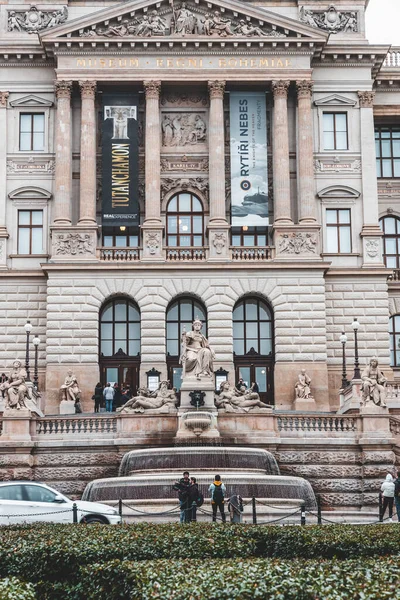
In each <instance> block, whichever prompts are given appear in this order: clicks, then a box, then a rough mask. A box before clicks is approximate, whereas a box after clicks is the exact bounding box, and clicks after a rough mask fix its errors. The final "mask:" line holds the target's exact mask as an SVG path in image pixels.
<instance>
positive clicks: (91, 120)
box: [78, 81, 96, 226]
mask: <svg viewBox="0 0 400 600" xmlns="http://www.w3.org/2000/svg"><path fill="white" fill-rule="evenodd" d="M79 87H80V89H81V97H82V106H81V169H80V198H79V221H78V224H79V225H83V226H90V225H96V110H95V95H96V82H95V81H80V82H79Z"/></svg>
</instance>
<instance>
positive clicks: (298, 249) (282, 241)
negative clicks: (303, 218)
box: [273, 221, 322, 262]
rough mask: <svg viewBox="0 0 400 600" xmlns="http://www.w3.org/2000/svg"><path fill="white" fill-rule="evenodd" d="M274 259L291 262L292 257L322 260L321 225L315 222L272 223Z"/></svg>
mask: <svg viewBox="0 0 400 600" xmlns="http://www.w3.org/2000/svg"><path fill="white" fill-rule="evenodd" d="M273 228H274V245H275V249H276V250H275V259H274V260H275V261H285V262H286V261H287V262H292V261H293V260H294V259H297V258H298V259H299V260H301V261H304V260H310V261H311V260H312V261H316V260H318V261H322V257H321V241H320V230H321V226H320V225H318V224H317V223H307V224H305V223H304V224H303V223H300V224H298V225H293V224H287V225H285V224H283V222H282V221H275V223H274V226H273Z"/></svg>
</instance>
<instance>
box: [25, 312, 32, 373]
mask: <svg viewBox="0 0 400 600" xmlns="http://www.w3.org/2000/svg"><path fill="white" fill-rule="evenodd" d="M24 329H25V333H26V352H25V371H26V380H27V381H30V380H31V374H30V372H29V336H30V333H31V331H32V324H31V322H30V321H29V320H28V321H27V322H26V323H25V325H24Z"/></svg>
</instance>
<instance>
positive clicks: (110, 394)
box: [103, 383, 115, 412]
mask: <svg viewBox="0 0 400 600" xmlns="http://www.w3.org/2000/svg"><path fill="white" fill-rule="evenodd" d="M114 394H115V391H114V388H112V387H111V385H110V384H109V383H107V385H106V387H105V388H104V391H103V396H104V400H105V401H106V412H112V409H113V400H114Z"/></svg>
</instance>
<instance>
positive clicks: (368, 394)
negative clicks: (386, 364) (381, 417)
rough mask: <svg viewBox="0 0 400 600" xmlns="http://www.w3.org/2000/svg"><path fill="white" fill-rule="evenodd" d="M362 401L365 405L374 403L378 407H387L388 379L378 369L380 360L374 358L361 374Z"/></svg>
mask: <svg viewBox="0 0 400 600" xmlns="http://www.w3.org/2000/svg"><path fill="white" fill-rule="evenodd" d="M361 379H362V382H363V383H362V399H363V402H364V405H365V404H367V403H368V402H373V403H374V404H375V405H376V406H381V407H382V408H385V407H386V384H387V379H386V377H385V376H384V374H383V373H382V371H381V370H380V369H379V367H378V359H377V358H376V357H375V356H374V357H373V358H371V360H370V361H369V365H368V366H367V367H365V369H364V371H363V372H362V374H361Z"/></svg>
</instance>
